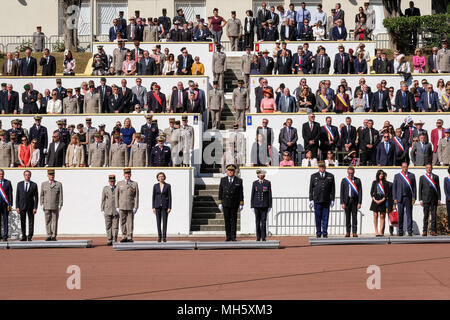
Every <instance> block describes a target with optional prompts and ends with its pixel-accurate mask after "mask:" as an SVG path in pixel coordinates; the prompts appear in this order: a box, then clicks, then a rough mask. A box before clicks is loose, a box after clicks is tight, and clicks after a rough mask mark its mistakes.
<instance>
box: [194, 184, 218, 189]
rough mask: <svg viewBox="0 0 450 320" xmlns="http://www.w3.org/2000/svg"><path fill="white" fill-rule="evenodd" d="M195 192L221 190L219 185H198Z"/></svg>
mask: <svg viewBox="0 0 450 320" xmlns="http://www.w3.org/2000/svg"><path fill="white" fill-rule="evenodd" d="M194 189H195V190H219V185H218V184H196V185H195V186H194Z"/></svg>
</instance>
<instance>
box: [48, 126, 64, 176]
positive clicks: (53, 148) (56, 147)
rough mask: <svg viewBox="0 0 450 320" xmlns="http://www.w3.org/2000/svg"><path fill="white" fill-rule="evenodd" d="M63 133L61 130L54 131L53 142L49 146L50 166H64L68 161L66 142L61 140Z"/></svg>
mask: <svg viewBox="0 0 450 320" xmlns="http://www.w3.org/2000/svg"><path fill="white" fill-rule="evenodd" d="M60 139H61V135H60V134H59V132H57V131H55V132H53V142H52V143H50V145H49V146H48V153H47V166H48V167H62V166H64V164H65V162H66V155H65V151H64V150H65V149H66V148H65V144H64V143H63V142H62V141H60Z"/></svg>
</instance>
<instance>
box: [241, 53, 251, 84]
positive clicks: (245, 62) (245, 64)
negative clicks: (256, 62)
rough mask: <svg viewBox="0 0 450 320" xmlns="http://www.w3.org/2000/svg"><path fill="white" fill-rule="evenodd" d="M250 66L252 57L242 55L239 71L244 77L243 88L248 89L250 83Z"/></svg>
mask: <svg viewBox="0 0 450 320" xmlns="http://www.w3.org/2000/svg"><path fill="white" fill-rule="evenodd" d="M251 64H252V55H251V54H244V55H243V56H242V58H241V70H242V75H243V76H244V86H245V87H246V88H248V85H249V82H250V69H251Z"/></svg>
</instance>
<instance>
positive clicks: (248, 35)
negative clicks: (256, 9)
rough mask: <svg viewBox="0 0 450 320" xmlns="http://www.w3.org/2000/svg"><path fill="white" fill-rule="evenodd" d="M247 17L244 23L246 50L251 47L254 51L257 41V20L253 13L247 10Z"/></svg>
mask: <svg viewBox="0 0 450 320" xmlns="http://www.w3.org/2000/svg"><path fill="white" fill-rule="evenodd" d="M246 14H247V16H246V17H245V21H244V25H243V27H244V48H247V47H250V48H251V50H252V51H253V41H254V39H255V22H256V19H255V18H254V17H253V11H252V10H247V12H246Z"/></svg>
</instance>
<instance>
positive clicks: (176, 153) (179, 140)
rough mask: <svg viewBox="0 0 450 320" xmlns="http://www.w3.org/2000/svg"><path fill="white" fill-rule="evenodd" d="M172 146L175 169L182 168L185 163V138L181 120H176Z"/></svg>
mask: <svg viewBox="0 0 450 320" xmlns="http://www.w3.org/2000/svg"><path fill="white" fill-rule="evenodd" d="M170 145H171V151H172V163H173V165H174V166H175V167H180V166H181V163H182V161H183V136H182V132H181V129H180V120H175V125H174V130H173V132H172V135H171V143H170Z"/></svg>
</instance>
